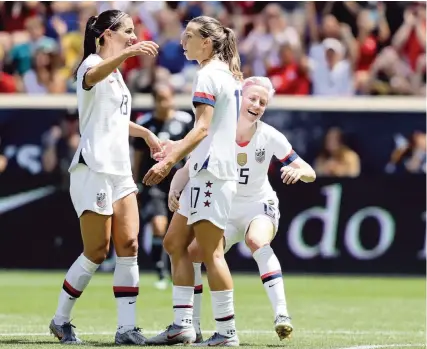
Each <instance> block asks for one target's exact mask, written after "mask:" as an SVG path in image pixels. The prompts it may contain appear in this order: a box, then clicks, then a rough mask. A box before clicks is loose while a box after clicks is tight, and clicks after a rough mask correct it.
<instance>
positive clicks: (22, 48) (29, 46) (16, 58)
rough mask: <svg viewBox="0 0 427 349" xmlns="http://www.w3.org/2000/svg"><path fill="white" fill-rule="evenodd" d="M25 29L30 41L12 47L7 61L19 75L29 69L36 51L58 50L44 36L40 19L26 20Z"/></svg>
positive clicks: (55, 45) (52, 42)
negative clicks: (41, 49) (39, 49)
mask: <svg viewBox="0 0 427 349" xmlns="http://www.w3.org/2000/svg"><path fill="white" fill-rule="evenodd" d="M25 28H26V30H27V31H28V33H29V37H30V41H29V42H26V43H23V44H20V45H17V46H15V47H13V48H12V50H11V52H10V54H9V57H8V61H9V62H10V63H11V64H12V65H13V66H14V67H15V68H16V71H17V72H18V74H20V75H23V74H25V73H26V72H27V71H28V70H30V69H31V64H32V57H33V55H34V53H35V51H36V49H38V48H44V49H48V50H51V51H54V50H57V49H58V44H57V43H56V41H55V40H54V39H52V38H49V37H47V36H45V27H44V25H43V19H42V18H41V17H37V16H36V17H30V18H28V19H27V20H26V21H25Z"/></svg>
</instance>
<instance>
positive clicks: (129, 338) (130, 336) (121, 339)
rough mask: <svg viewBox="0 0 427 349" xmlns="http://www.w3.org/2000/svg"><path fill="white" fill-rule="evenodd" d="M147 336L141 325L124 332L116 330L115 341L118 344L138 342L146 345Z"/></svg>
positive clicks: (137, 343)
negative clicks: (143, 332) (142, 331)
mask: <svg viewBox="0 0 427 349" xmlns="http://www.w3.org/2000/svg"><path fill="white" fill-rule="evenodd" d="M146 340H147V338H145V337H144V336H143V335H142V333H141V329H140V328H139V327H135V328H134V329H132V330H129V331H126V332H124V333H120V332H118V331H117V332H116V337H115V340H114V342H115V343H116V344H136V345H144V344H145V341H146Z"/></svg>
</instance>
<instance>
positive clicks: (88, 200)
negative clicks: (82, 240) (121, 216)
mask: <svg viewBox="0 0 427 349" xmlns="http://www.w3.org/2000/svg"><path fill="white" fill-rule="evenodd" d="M134 192H135V193H137V192H138V188H137V187H136V185H135V182H134V181H133V178H132V176H131V175H129V176H119V175H111V174H106V173H99V172H95V171H92V170H91V169H90V168H89V167H87V166H86V165H84V164H78V165H77V166H76V167H75V168H74V169H73V170H72V171H71V173H70V195H71V201H72V202H73V206H74V209H75V210H76V213H77V216H78V217H80V216H81V215H82V214H83V212H84V211H92V212H96V213H99V214H102V215H112V214H113V203H114V202H116V201H117V200H119V199H121V198H124V197H125V196H127V195H129V194H131V193H134Z"/></svg>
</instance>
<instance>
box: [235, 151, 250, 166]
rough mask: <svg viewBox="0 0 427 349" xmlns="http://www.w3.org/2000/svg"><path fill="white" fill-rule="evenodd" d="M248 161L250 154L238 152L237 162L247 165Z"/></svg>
mask: <svg viewBox="0 0 427 349" xmlns="http://www.w3.org/2000/svg"><path fill="white" fill-rule="evenodd" d="M247 162H248V154H246V153H239V154H237V163H238V164H239V165H240V166H244V165H246V163H247Z"/></svg>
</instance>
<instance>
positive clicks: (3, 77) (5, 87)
mask: <svg viewBox="0 0 427 349" xmlns="http://www.w3.org/2000/svg"><path fill="white" fill-rule="evenodd" d="M3 57H4V52H3V49H2V48H1V46H0V93H17V92H19V91H20V88H19V84H18V82H17V81H16V79H15V77H14V76H13V75H10V74H8V73H6V72H4V71H3ZM0 166H1V165H0ZM0 172H1V171H0Z"/></svg>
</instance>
